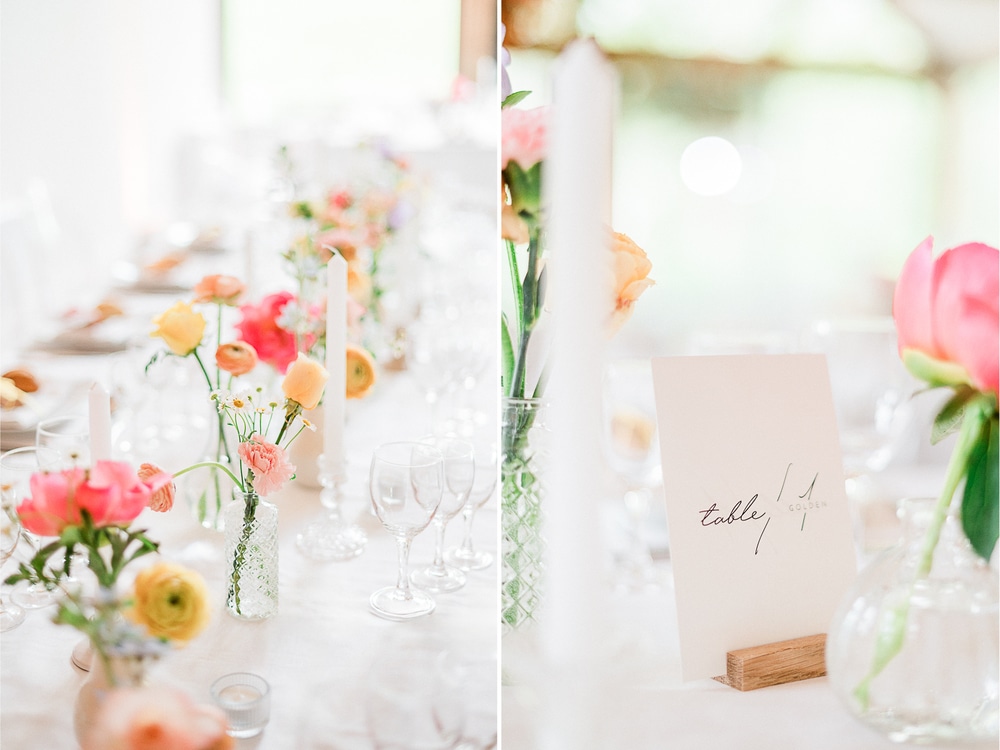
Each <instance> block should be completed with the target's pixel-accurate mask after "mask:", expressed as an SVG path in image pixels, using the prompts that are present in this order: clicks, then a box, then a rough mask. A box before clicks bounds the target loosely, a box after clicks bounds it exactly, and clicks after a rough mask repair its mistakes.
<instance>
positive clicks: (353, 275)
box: [347, 261, 372, 307]
mask: <svg viewBox="0 0 1000 750" xmlns="http://www.w3.org/2000/svg"><path fill="white" fill-rule="evenodd" d="M347 293H348V294H350V295H351V297H352V298H353V299H354V300H355V301H356V302H358V304H361V305H364V306H365V307H367V306H368V305H369V304H371V300H372V277H371V276H369V275H368V274H367V273H365V272H364V271H362V270H361V269H360V268H358V264H357V263H355V262H354V261H349V262H348V263H347Z"/></svg>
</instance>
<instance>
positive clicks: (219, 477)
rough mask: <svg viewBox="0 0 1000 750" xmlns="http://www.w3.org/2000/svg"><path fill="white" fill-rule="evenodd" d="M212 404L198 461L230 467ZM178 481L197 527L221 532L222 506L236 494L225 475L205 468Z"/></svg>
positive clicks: (223, 434)
mask: <svg viewBox="0 0 1000 750" xmlns="http://www.w3.org/2000/svg"><path fill="white" fill-rule="evenodd" d="M212 403H213V408H212V413H211V414H210V415H209V418H208V440H207V442H206V444H205V450H204V451H203V453H202V458H201V460H202V461H205V462H209V461H213V462H216V463H220V464H223V465H225V466H230V467H231V465H232V463H233V462H232V459H231V457H230V455H229V445H230V443H229V442H228V436H227V434H226V429H225V424H224V421H223V417H222V414H220V413H219V411H218V410H217V409H216V408H215V406H214V403H215V402H212ZM233 444H235V443H233ZM180 481H181V482H182V485H181V487H182V492H183V493H184V498H185V500H186V501H187V504H188V506H189V507H190V508H191V513H192V514H193V515H194V517H195V518H196V519H198V523H200V524H201V525H202V526H204V527H205V528H206V529H211V530H213V531H222V530H223V527H224V525H225V509H226V505H228V504H229V502H230V500H231V499H232V497H233V492H234V491H235V490H236V485H235V484H233V480H232V479H230V477H229V475H228V474H226V472H224V471H223V470H222V469H220V468H218V467H217V466H205V467H203V468H200V469H198V470H197V471H192V472H189V473H187V474H185V475H184V476H183V477H182V479H181V480H180Z"/></svg>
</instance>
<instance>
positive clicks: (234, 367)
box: [215, 341, 258, 376]
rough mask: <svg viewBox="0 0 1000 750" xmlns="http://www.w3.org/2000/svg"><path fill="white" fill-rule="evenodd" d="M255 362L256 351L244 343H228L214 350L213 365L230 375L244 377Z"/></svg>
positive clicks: (254, 365)
mask: <svg viewBox="0 0 1000 750" xmlns="http://www.w3.org/2000/svg"><path fill="white" fill-rule="evenodd" d="M257 362H258V357H257V350H256V349H254V348H253V347H252V346H250V344H248V343H247V342H246V341H230V342H229V343H228V344H221V345H220V346H219V348H218V349H216V350H215V364H217V365H218V366H219V369H220V370H222V371H223V372H228V373H229V374H230V375H237V376H239V375H246V374H247V373H248V372H250V371H251V370H252V369H253V368H255V367H256V366H257Z"/></svg>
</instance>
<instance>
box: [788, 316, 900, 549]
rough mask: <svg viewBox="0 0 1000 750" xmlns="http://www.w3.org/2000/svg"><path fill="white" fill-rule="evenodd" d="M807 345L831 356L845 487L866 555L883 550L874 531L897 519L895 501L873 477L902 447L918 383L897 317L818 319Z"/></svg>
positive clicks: (831, 375)
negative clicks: (902, 351) (906, 361)
mask: <svg viewBox="0 0 1000 750" xmlns="http://www.w3.org/2000/svg"><path fill="white" fill-rule="evenodd" d="M807 348H809V349H812V350H814V351H819V352H822V353H823V354H825V355H826V362H827V367H828V369H829V373H830V387H831V390H832V393H833V405H834V410H835V411H836V416H837V428H838V433H839V435H840V447H841V453H842V456H843V462H844V474H845V489H846V491H847V497H848V501H849V502H850V507H851V512H852V516H853V523H854V532H855V541H856V543H857V547H858V551H859V553H860V554H861V555H862V557H863V556H864V555H865V554H867V553H868V552H874V551H876V549H877V545H876V544H874V543H873V539H872V536H871V533H870V531H869V529H873V528H875V527H878V526H880V525H883V524H884V523H885V521H886V520H887V519H894V518H895V505H894V501H889V499H888V498H881V499H880V498H879V497H878V493H877V492H876V487H875V485H874V482H873V479H872V478H873V477H874V476H875V475H877V474H878V473H880V472H881V471H882V470H884V469H885V468H886V466H888V464H889V462H890V461H891V460H892V458H893V457H894V456H895V454H896V451H897V450H898V448H899V444H900V438H901V437H902V436H903V435H904V434H905V433H906V430H907V428H908V426H909V423H910V421H911V419H912V417H913V407H912V404H911V402H910V399H909V395H910V393H912V392H913V391H915V390H916V388H917V386H916V385H915V383H914V381H913V380H912V379H911V378H910V376H909V375H908V374H907V372H906V370H905V368H904V367H903V364H902V361H901V360H900V358H899V353H898V351H897V346H896V328H895V324H894V323H893V321H892V318H889V317H871V318H857V319H840V320H822V321H818V322H817V323H815V324H814V325H813V327H812V329H811V331H810V333H809V336H808V337H807ZM889 523H890V524H891V523H892V520H889Z"/></svg>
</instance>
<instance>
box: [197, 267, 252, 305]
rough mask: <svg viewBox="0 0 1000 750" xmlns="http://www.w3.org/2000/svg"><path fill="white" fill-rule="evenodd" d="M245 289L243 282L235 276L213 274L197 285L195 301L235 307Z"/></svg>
mask: <svg viewBox="0 0 1000 750" xmlns="http://www.w3.org/2000/svg"><path fill="white" fill-rule="evenodd" d="M245 289H246V287H244V286H243V282H242V281H240V280H239V279H237V278H236V277H235V276H225V275H222V274H211V275H209V276H206V277H205V278H203V279H202V280H201V281H199V282H198V283H197V284H195V287H194V301H195V302H213V303H215V304H217V305H230V306H233V305H235V304H236V303H237V302H238V301H239V299H240V296H241V295H242V294H243V292H244V291H245Z"/></svg>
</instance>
